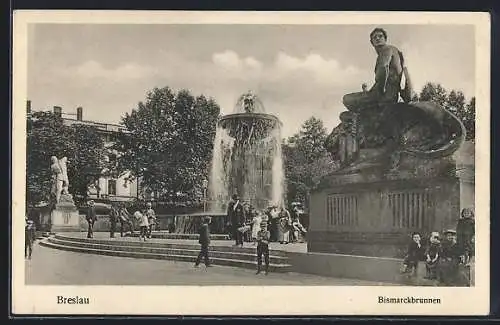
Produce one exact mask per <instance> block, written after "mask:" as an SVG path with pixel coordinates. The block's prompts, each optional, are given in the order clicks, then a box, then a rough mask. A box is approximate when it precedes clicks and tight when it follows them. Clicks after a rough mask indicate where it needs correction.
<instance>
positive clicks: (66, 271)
mask: <svg viewBox="0 0 500 325" xmlns="http://www.w3.org/2000/svg"><path fill="white" fill-rule="evenodd" d="M136 240H137V239H136ZM278 245H279V244H278ZM25 281H26V284H27V285H266V286H281V285H304V286H330V285H333V286H355V285H357V286H377V285H383V286H387V285H391V284H388V283H382V282H371V281H362V280H355V279H339V278H330V277H321V276H314V275H309V274H298V273H269V274H268V275H267V276H266V275H264V274H263V273H262V274H259V275H256V274H255V270H250V269H243V268H236V267H225V266H214V267H210V268H206V267H205V266H204V265H203V264H202V265H200V266H199V268H194V267H193V264H192V263H186V262H177V261H165V260H149V259H135V258H127V257H114V256H101V255H93V254H86V253H76V252H68V251H62V250H57V249H52V248H48V247H42V246H40V245H39V241H37V242H35V245H34V247H33V256H32V259H31V260H26V261H25Z"/></svg>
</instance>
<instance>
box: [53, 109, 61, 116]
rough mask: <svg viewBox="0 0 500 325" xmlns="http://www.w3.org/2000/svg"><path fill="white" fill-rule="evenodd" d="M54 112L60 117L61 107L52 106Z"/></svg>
mask: <svg viewBox="0 0 500 325" xmlns="http://www.w3.org/2000/svg"><path fill="white" fill-rule="evenodd" d="M54 114H55V115H57V116H59V117H61V116H62V107H60V106H54Z"/></svg>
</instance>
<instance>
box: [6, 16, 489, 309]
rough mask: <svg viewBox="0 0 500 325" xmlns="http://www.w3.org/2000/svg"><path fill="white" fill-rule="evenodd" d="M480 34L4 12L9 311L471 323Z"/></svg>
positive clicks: (382, 21)
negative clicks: (9, 75) (10, 54)
mask: <svg viewBox="0 0 500 325" xmlns="http://www.w3.org/2000/svg"><path fill="white" fill-rule="evenodd" d="M489 24H490V23H489V15H488V14H485V13H440V14H438V13H427V15H426V13H398V12H394V13H390V14H389V13H381V12H379V13H371V14H370V13H363V12H359V13H347V12H346V13H341V12H338V13H333V12H331V13H322V14H319V13H316V14H315V13H313V12H311V13H305V12H297V13H291V12H288V13H286V12H283V13H278V12H267V13H266V12H262V13H257V12H227V13H221V12H156V13H152V12H149V13H148V12H128V13H123V12H109V13H104V12H97V11H94V12H92V11H83V12H80V13H77V12H71V11H66V12H62V11H61V12H57V11H51V12H47V13H41V12H37V11H25V12H23V11H18V12H15V15H14V36H13V39H14V71H13V89H14V102H13V103H14V105H13V130H12V132H13V151H12V152H13V157H12V166H13V167H12V168H13V169H12V170H13V182H12V186H13V211H12V238H13V239H12V256H13V257H12V263H13V264H12V273H13V278H12V283H13V289H12V290H13V295H14V298H13V308H14V310H16V309H17V310H18V311H19V312H20V313H28V314H29V313H42V314H43V313H55V314H59V313H62V314H64V313H76V314H79V313H84V314H96V313H97V314H99V313H103V314H106V313H110V312H111V313H113V314H129V313H132V314H140V313H142V314H144V313H146V314H147V313H150V314H152V313H155V314H190V313H191V314H192V313H197V312H196V311H198V313H199V312H202V313H204V314H221V313H225V314H252V313H253V314H262V313H274V314H277V313H279V314H281V313H282V312H285V313H288V314H290V313H292V314H318V313H319V314H367V313H371V314H374V313H376V314H377V313H380V314H384V313H387V314H405V313H406V314H441V313H442V314H460V313H461V312H464V313H465V314H478V313H483V314H486V313H487V312H488V310H489V305H488V299H489V288H488V287H489V218H490V215H489V165H488V162H489V159H490V156H489V155H490V153H489V141H490V140H489V137H490V136H489V123H490V121H489V110H490V106H489V105H490V103H489V91H490V83H489V73H490V72H489V58H490V38H489V29H490V25H489ZM476 107H477V109H476ZM479 125H481V126H479ZM476 180H477V183H476ZM476 191H477V193H476ZM23 216H24V227H25V236H24V243H25V245H24V260H23V259H22V256H21V254H22V253H21V252H20V251H21V238H22V237H21V236H19V234H20V233H21V229H20V228H21V217H23ZM476 221H477V222H476ZM476 243H477V245H476ZM109 290H112V291H109ZM362 290H365V291H362ZM30 292H31V293H30ZM35 292H37V293H36V297H35V294H34V293H35ZM111 292H114V293H111ZM162 292H163V293H162ZM110 295H112V296H114V297H118V300H120V301H121V300H124V301H125V302H119V301H118V300H116V301H114V302H110V305H109V307H110V308H109V309H108V310H106V311H104V312H103V310H105V309H103V306H101V305H100V304H101V303H100V301H107V300H109V297H110ZM134 296H135V297H136V298H134ZM137 297H139V301H137ZM164 297H168V298H164ZM259 297H260V298H259ZM294 297H295V298H294ZM306 297H307V298H306ZM326 297H328V298H326ZM264 298H265V299H264ZM304 298H306V299H304ZM309 298H310V299H309ZM165 299H166V300H165ZM262 299H264V300H265V301H270V302H271V301H274V303H269V304H268V303H267V302H265V303H264V304H263V302H264V300H262ZM283 299H285V300H286V301H287V302H286V303H285V305H290V306H288V307H286V306H283V305H282V303H284V301H285V300H283ZM290 299H291V300H293V302H291V301H290ZM161 300H164V302H163V303H162V302H161ZM174 300H175V303H173V302H172V301H174ZM207 300H208V301H209V302H207ZM212 300H213V301H212ZM195 301H196V303H195ZM279 301H281V303H278V302H279ZM190 302H191V304H190ZM198 304H205V306H204V307H200V308H198V307H197V306H198ZM262 305H266V306H262ZM162 306H163V307H162ZM280 306H281V307H280ZM37 307H38V308H37Z"/></svg>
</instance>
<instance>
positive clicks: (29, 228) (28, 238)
mask: <svg viewBox="0 0 500 325" xmlns="http://www.w3.org/2000/svg"><path fill="white" fill-rule="evenodd" d="M35 240H36V226H35V222H34V221H33V220H31V219H28V218H25V226H24V258H28V259H29V260H31V254H32V253H33V243H34V242H35Z"/></svg>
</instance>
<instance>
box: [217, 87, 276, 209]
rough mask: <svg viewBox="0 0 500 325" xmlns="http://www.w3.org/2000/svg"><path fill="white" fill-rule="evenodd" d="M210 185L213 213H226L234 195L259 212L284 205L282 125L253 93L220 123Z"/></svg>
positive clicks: (239, 101)
mask: <svg viewBox="0 0 500 325" xmlns="http://www.w3.org/2000/svg"><path fill="white" fill-rule="evenodd" d="M209 184H210V188H209V195H210V198H211V202H212V203H211V206H210V210H212V211H219V212H225V205H226V203H227V202H228V201H229V199H230V197H231V195H232V194H238V196H239V197H240V198H241V199H242V200H243V201H244V202H248V203H249V204H251V205H252V206H254V207H255V208H257V209H264V208H267V207H268V206H270V205H281V204H282V203H283V196H284V195H283V193H284V171H283V158H282V154H281V122H280V121H279V119H278V118H277V117H276V116H274V115H271V114H267V113H266V112H265V109H264V105H263V104H262V102H261V100H260V99H259V98H258V97H257V96H256V95H255V94H253V93H252V92H248V93H246V94H243V95H241V96H240V97H239V99H238V101H237V103H236V106H235V108H234V112H233V113H232V114H228V115H225V116H223V117H222V118H221V119H220V121H219V122H218V124H217V130H216V136H215V141H214V151H213V160H212V172H211V177H210V180H209Z"/></svg>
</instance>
